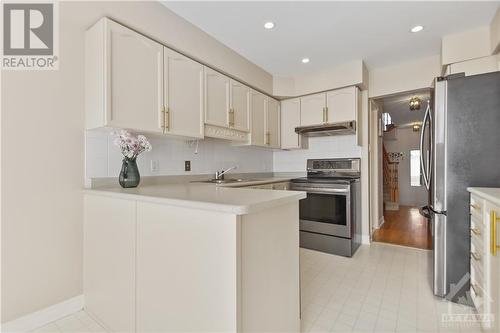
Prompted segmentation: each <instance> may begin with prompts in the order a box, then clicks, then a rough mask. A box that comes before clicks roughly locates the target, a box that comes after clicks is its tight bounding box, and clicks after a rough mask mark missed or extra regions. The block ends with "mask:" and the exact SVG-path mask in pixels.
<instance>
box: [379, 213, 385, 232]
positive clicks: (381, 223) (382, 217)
mask: <svg viewBox="0 0 500 333" xmlns="http://www.w3.org/2000/svg"><path fill="white" fill-rule="evenodd" d="M384 223H385V219H384V216H383V215H382V216H381V217H380V218H379V219H378V227H377V229H380V228H381V227H382V226H383V225H384Z"/></svg>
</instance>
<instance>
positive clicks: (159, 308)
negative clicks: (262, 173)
mask: <svg viewBox="0 0 500 333" xmlns="http://www.w3.org/2000/svg"><path fill="white" fill-rule="evenodd" d="M270 185H271V186H272V184H270ZM84 202H85V204H84V216H85V219H84V295H85V310H86V311H88V312H89V313H90V314H91V315H92V316H93V317H94V318H96V319H97V320H98V321H99V322H100V323H101V324H102V325H103V326H104V327H105V328H106V330H107V331H109V332H299V331H300V320H299V252H298V249H299V231H298V230H299V226H298V223H299V205H298V202H296V201H295V202H290V203H284V204H281V205H278V206H276V207H269V208H267V209H264V210H260V209H259V210H256V211H250V212H249V213H248V214H244V215H236V214H235V213H232V212H230V211H218V210H214V211H212V210H202V209H198V208H197V207H180V206H177V205H169V204H167V203H162V202H151V201H148V200H141V199H129V198H123V197H119V198H117V197H113V196H108V195H102V194H100V193H98V194H93V193H86V194H85V195H84Z"/></svg>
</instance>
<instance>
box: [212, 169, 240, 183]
mask: <svg viewBox="0 0 500 333" xmlns="http://www.w3.org/2000/svg"><path fill="white" fill-rule="evenodd" d="M236 168H237V167H236V166H233V167H230V168H229V169H226V170H222V171H215V180H222V179H224V175H225V174H226V172H228V171H231V170H234V169H236Z"/></svg>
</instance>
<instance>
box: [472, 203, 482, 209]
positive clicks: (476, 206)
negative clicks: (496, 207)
mask: <svg viewBox="0 0 500 333" xmlns="http://www.w3.org/2000/svg"><path fill="white" fill-rule="evenodd" d="M470 207H471V208H472V209H480V208H481V206H480V205H478V204H470Z"/></svg>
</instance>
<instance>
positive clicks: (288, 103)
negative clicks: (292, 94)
mask: <svg viewBox="0 0 500 333" xmlns="http://www.w3.org/2000/svg"><path fill="white" fill-rule="evenodd" d="M280 116H281V148H282V149H298V148H301V138H300V135H298V134H297V133H295V128H296V127H299V126H300V99H299V98H292V99H286V100H283V101H281V115H280Z"/></svg>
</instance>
